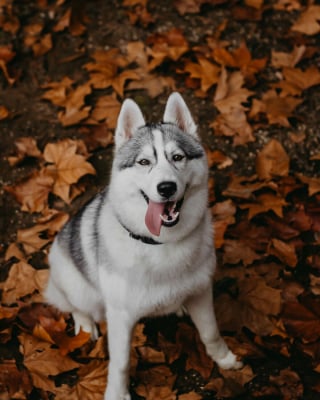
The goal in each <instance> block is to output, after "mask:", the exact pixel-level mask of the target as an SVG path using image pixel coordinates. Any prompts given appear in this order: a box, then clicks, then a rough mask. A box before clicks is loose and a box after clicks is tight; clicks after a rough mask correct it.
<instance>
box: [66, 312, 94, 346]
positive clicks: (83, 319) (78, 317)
mask: <svg viewBox="0 0 320 400" xmlns="http://www.w3.org/2000/svg"><path fill="white" fill-rule="evenodd" d="M72 316H73V320H74V331H75V334H76V335H78V334H79V332H80V330H81V329H82V330H83V331H84V332H87V333H89V334H90V336H91V339H92V340H97V339H98V337H99V332H98V329H97V326H96V324H95V322H94V321H93V319H91V318H90V317H87V316H86V315H84V314H81V313H79V312H73V313H72Z"/></svg>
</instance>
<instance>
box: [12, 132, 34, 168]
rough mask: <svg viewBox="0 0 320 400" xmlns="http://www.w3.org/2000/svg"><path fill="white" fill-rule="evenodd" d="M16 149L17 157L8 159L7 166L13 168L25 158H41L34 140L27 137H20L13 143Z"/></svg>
mask: <svg viewBox="0 0 320 400" xmlns="http://www.w3.org/2000/svg"><path fill="white" fill-rule="evenodd" d="M14 144H15V146H16V148H17V155H16V156H12V157H8V161H9V164H10V165H11V166H14V165H16V164H18V163H19V162H21V161H22V160H23V159H24V158H26V157H34V158H41V156H42V155H41V152H40V150H39V149H38V146H37V142H36V140H35V139H33V138H31V137H30V136H28V137H21V138H19V139H17V140H16V141H15V142H14Z"/></svg>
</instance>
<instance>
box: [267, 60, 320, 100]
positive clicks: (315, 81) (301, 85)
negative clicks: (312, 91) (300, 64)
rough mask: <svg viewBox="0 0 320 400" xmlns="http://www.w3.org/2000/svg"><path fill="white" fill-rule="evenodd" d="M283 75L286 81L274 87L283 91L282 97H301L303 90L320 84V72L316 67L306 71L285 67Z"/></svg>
mask: <svg viewBox="0 0 320 400" xmlns="http://www.w3.org/2000/svg"><path fill="white" fill-rule="evenodd" d="M282 74H283V77H284V80H282V81H280V82H278V83H276V84H274V85H273V86H274V87H275V88H279V89H281V90H282V91H281V97H285V96H287V95H292V96H297V95H298V96H299V95H300V94H301V92H302V91H303V90H305V89H308V88H310V87H312V86H315V85H319V84H320V72H319V69H318V68H317V67H314V66H311V67H309V68H308V69H306V70H305V71H302V70H301V69H299V68H289V67H284V68H283V69H282Z"/></svg>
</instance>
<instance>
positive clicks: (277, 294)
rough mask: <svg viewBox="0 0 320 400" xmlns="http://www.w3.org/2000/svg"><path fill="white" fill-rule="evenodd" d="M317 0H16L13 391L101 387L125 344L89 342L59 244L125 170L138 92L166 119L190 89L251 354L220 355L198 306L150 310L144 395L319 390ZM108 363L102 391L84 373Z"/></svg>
mask: <svg viewBox="0 0 320 400" xmlns="http://www.w3.org/2000/svg"><path fill="white" fill-rule="evenodd" d="M313 3H314V2H313V1H309V2H299V1H295V0H291V1H290V0H288V1H282V0H278V1H277V0H275V1H259V0H256V1H254V0H252V1H249V0H248V1H231V2H230V1H224V0H208V1H206V0H198V1H197V0H188V1H181V0H176V1H172V2H168V1H164V0H158V1H153V0H149V1H146V0H145V1H143V0H124V1H123V2H122V1H113V0H111V1H106V0H92V1H83V0H80V1H76V0H74V1H67V0H66V1H63V0H62V1H58V0H57V1H49V0H38V1H36V0H35V1H10V0H7V1H0V10H1V13H0V25H1V28H2V31H1V33H0V68H1V71H0V84H1V93H0V128H1V142H0V155H1V158H0V171H1V183H2V185H1V186H2V187H1V189H0V190H1V199H0V215H1V220H0V234H1V236H0V257H1V262H2V266H1V270H0V285H1V295H2V303H1V304H2V306H1V308H0V349H1V350H2V353H1V354H3V355H1V356H0V362H2V364H0V377H1V378H0V392H3V395H2V396H3V397H1V398H3V399H7V398H8V399H9V398H16V399H18V398H19V399H20V398H21V399H22V398H27V399H38V398H55V397H56V398H59V396H60V397H61V398H79V397H80V396H84V397H82V398H97V399H98V398H99V393H100V392H101V390H103V387H104V386H103V385H105V380H104V379H105V378H104V376H105V368H106V359H107V356H106V354H105V352H103V350H101V349H100V347H99V346H101V343H100V342H99V343H98V344H96V345H95V344H92V343H89V341H88V338H87V337H85V336H82V337H80V338H78V342H75V339H74V337H73V336H72V335H71V333H70V332H71V330H72V321H71V320H70V318H69V317H68V316H61V315H59V314H56V312H54V311H52V310H48V308H47V307H45V305H43V299H42V298H41V290H42V288H43V286H44V285H45V283H44V281H45V278H46V276H47V268H48V266H47V261H46V256H47V252H48V249H49V247H50V243H51V242H52V239H53V237H54V235H55V233H56V232H57V231H58V230H59V229H60V228H61V226H62V225H63V223H64V222H65V221H66V219H67V218H68V217H69V215H72V214H74V213H75V212H76V211H77V210H78V209H79V208H80V207H81V205H82V204H84V203H85V202H86V201H87V200H88V199H90V198H91V197H92V196H93V195H94V194H95V193H96V192H97V191H99V190H100V189H101V188H102V187H103V186H104V185H105V184H106V183H107V180H108V175H109V169H110V162H111V157H112V149H113V147H112V133H113V131H114V127H115V117H116V115H117V113H118V110H119V107H120V104H121V102H122V101H123V99H124V98H126V97H131V98H133V99H134V100H135V101H136V102H137V103H138V104H139V105H140V107H141V109H142V110H143V113H144V115H145V116H146V119H147V120H149V121H150V122H154V121H158V120H161V118H162V113H163V110H164V106H165V103H166V100H167V98H168V95H169V94H170V93H171V92H172V91H173V90H178V91H179V92H180V93H181V94H182V95H183V97H184V98H185V100H186V102H187V104H188V106H189V108H190V110H191V111H192V114H193V115H194V118H195V120H196V123H197V124H198V127H199V133H200V136H201V138H202V140H203V142H204V144H205V146H206V149H207V152H208V160H209V165H210V181H209V185H210V207H211V208H212V212H213V216H214V219H215V228H216V239H215V240H216V242H215V243H216V247H217V252H218V260H219V271H218V274H217V276H216V281H215V297H216V307H217V315H218V320H219V323H220V326H221V329H222V330H223V333H224V335H225V336H226V337H227V341H228V342H229V344H230V346H231V347H232V348H233V349H234V351H235V352H236V353H237V354H238V355H239V356H241V357H243V358H244V360H245V364H246V367H245V369H244V370H242V371H240V372H237V373H230V374H229V375H228V373H226V372H223V371H219V370H218V368H217V367H216V366H214V365H213V364H212V363H210V361H209V360H208V359H207V358H206V356H205V354H204V352H203V348H202V347H201V344H200V343H199V339H198V338H197V336H196V334H195V332H194V330H193V327H192V324H191V322H190V321H189V320H188V318H187V317H185V318H184V319H183V320H182V322H181V320H179V319H177V318H176V317H169V318H165V319H160V320H157V321H149V320H146V321H143V322H142V323H141V324H140V325H139V327H138V334H137V336H136V338H135V341H134V343H133V348H134V349H135V353H134V355H133V356H132V364H133V366H134V367H136V371H133V372H132V373H131V376H132V379H131V386H132V393H133V398H134V399H140V398H148V399H155V398H157V399H161V398H163V399H176V398H177V399H184V400H187V399H189V400H192V399H200V398H204V399H210V398H213V396H215V398H233V399H236V398H237V399H238V398H239V399H241V398H243V399H244V398H245V399H250V398H260V399H262V398H268V399H269V398H275V399H310V400H311V399H314V398H316V396H318V394H319V393H318V392H319V390H320V387H319V383H318V382H319V372H320V364H319V351H320V348H319V336H320V334H319V332H320V320H319V318H320V306H319V294H320V290H319V286H320V280H319V276H320V259H319V245H320V236H319V231H320V206H319V204H320V172H319V171H320V169H319V163H320V161H319V160H320V135H319V128H318V126H319V111H320V95H319V90H318V89H319V84H320V72H319V63H320V51H319V44H320V25H319V22H318V21H319V20H320V8H319V6H317V5H315V4H313ZM67 78H69V80H67ZM67 139H69V140H67ZM71 160H72V161H71ZM69 162H70V163H69ZM80 166H81V168H80ZM92 166H93V167H92ZM70 170H72V171H71V172H72V173H70V174H69V172H70ZM79 171H80V172H79ZM67 173H68V174H69V175H68V176H67ZM25 279H27V280H28V282H31V281H32V283H31V284H28V285H27V284H26V283H25V282H26V281H25ZM230 310H231V311H230ZM101 330H102V331H103V330H104V328H103V327H102V328H101ZM173 343H174V346H175V347H174V348H178V350H173ZM28 346H29V347H28ZM190 348H192V349H194V353H195V354H193V355H190V351H189V349H190ZM58 350H59V351H58ZM35 354H36V355H39V354H41V356H43V357H44V358H43V359H39V360H38V359H37V358H36V357H35V356H34V355H35ZM32 357H35V358H33V361H35V362H34V363H33V364H32V362H31V360H30V358H32ZM44 359H45V361H44ZM50 360H51V362H49V361H50ZM66 360H67V361H66ZM36 361H39V364H36ZM43 362H46V363H47V364H46V365H48V370H45V371H41V368H42V367H39V365H43ZM41 363H42V364H41ZM49 365H50V366H49ZM57 365H59V367H58V366H57ZM8 371H9V373H8ZM10 371H11V372H10ZM90 374H93V375H92V376H95V377H96V379H97V385H98V386H99V390H97V392H98V394H97V396H98V397H94V395H93V394H92V392H94V389H92V388H89V389H88V392H86V391H85V389H84V387H87V386H88V385H87V386H86V384H84V383H83V382H87V380H90V378H89V377H90V376H91V375H90ZM10 376H11V377H10ZM52 377H53V378H52ZM160 377H161V378H160ZM98 378H99V379H100V380H99V381H98ZM22 381H23V382H24V383H23V384H21V385H19V384H17V382H22ZM81 385H82V386H81ZM154 386H156V387H157V388H158V390H159V391H158V392H156V393H155V392H153V389H152V387H154ZM101 388H102V389H101ZM81 390H83V392H81ZM89 392H90V393H91V394H90V396H93V397H90V396H89V394H88V393H89ZM66 393H67V394H66ZM79 393H81V395H80V394H79ZM6 396H7V397H6ZM19 396H20V397H19ZM66 396H67V397H66ZM100 397H101V394H100Z"/></svg>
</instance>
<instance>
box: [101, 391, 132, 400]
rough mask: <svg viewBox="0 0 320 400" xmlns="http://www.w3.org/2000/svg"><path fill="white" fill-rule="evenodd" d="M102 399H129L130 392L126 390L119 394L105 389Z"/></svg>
mask: <svg viewBox="0 0 320 400" xmlns="http://www.w3.org/2000/svg"><path fill="white" fill-rule="evenodd" d="M104 400H131V396H130V394H129V393H128V392H127V393H125V394H122V395H119V394H116V393H115V392H113V391H111V390H107V391H106V394H105V395H104Z"/></svg>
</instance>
